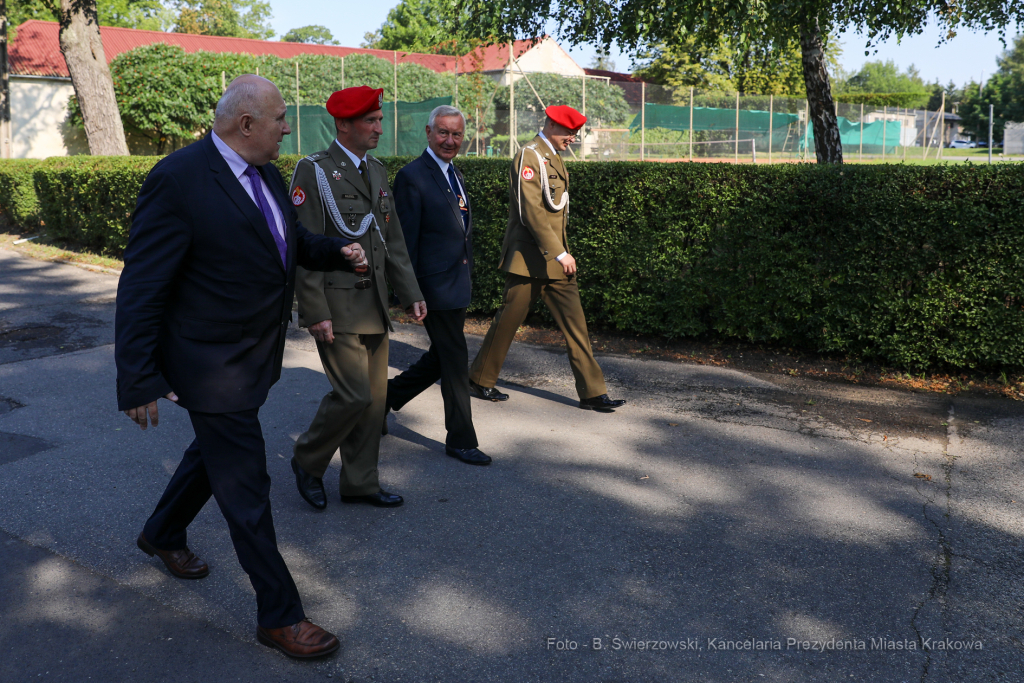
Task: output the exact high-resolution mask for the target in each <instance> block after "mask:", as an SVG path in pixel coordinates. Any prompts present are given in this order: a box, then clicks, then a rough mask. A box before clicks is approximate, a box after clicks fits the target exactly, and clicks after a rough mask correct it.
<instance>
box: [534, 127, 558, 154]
mask: <svg viewBox="0 0 1024 683" xmlns="http://www.w3.org/2000/svg"><path fill="white" fill-rule="evenodd" d="M537 135H539V136H540V139H541V140H543V141H544V142H546V143H548V147H550V148H551V151H552V152H555V154H558V152H556V151H555V146H554V145H552V144H551V140H548V136H547V135H544V131H540V132H539V133H537Z"/></svg>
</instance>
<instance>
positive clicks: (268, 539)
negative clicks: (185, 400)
mask: <svg viewBox="0 0 1024 683" xmlns="http://www.w3.org/2000/svg"><path fill="white" fill-rule="evenodd" d="M189 417H190V418H191V420H192V429H193V430H195V434H196V438H195V440H193V441H192V444H191V445H190V446H189V447H188V448H187V449H186V450H185V455H184V457H183V458H182V459H181V463H180V464H179V465H178V469H177V470H175V472H174V476H172V477H171V481H170V483H168V484H167V489H166V490H165V491H164V495H163V496H162V497H161V498H160V502H159V503H157V506H156V510H155V511H154V512H153V515H152V516H151V517H150V518H149V521H147V522H146V526H145V528H144V529H143V533H145V534H146V538H147V539H148V540H149V542H150V543H151V544H152V545H153V546H154V547H155V548H158V549H160V550H180V549H181V548H184V547H185V546H186V545H187V530H188V525H189V524H191V523H192V520H193V519H195V517H196V515H198V514H199V511H200V510H202V509H203V506H204V505H206V501H208V500H209V499H210V496H211V495H212V496H213V497H214V499H215V500H216V501H217V505H219V506H220V511H221V513H222V514H223V515H224V519H226V520H227V523H228V530H229V531H230V532H231V542H232V543H233V544H234V546H235V554H236V555H237V556H238V562H239V563H240V564H241V565H242V569H244V570H245V573H246V574H248V575H249V581H250V582H251V583H252V587H253V588H254V589H255V590H256V608H257V623H258V624H259V625H260V626H262V627H264V628H280V627H282V626H288V625H290V624H294V623H296V622H299V621H302V620H303V619H304V618H305V614H304V613H303V611H302V602H301V600H300V599H299V591H298V589H297V588H296V587H295V582H294V581H292V576H291V574H290V573H288V567H287V566H286V565H285V563H284V558H283V557H281V553H280V552H278V550H277V536H276V535H275V533H274V519H273V517H272V516H271V514H270V475H268V474H267V453H266V446H265V444H264V441H263V430H262V429H261V427H260V420H259V409H253V410H246V411H243V412H240V413H222V414H211V413H197V412H193V411H189Z"/></svg>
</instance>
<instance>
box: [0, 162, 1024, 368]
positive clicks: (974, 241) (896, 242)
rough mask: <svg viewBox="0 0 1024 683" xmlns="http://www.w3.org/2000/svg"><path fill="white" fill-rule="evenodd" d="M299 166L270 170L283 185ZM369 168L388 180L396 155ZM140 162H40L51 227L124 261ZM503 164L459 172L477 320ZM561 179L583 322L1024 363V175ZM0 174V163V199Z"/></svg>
mask: <svg viewBox="0 0 1024 683" xmlns="http://www.w3.org/2000/svg"><path fill="white" fill-rule="evenodd" d="M300 158H301V157H298V156H289V157H282V158H281V159H279V160H278V161H277V162H276V163H277V166H278V167H279V168H280V170H281V173H282V175H283V176H284V178H285V180H286V181H287V180H288V179H289V178H290V177H291V172H292V169H293V168H294V166H295V164H296V163H297V161H298V160H299V159H300ZM382 161H383V162H384V163H385V165H386V166H387V168H388V172H389V175H390V176H391V177H392V178H393V177H394V175H395V174H396V173H397V172H398V170H399V169H400V168H402V166H404V165H405V164H406V163H408V162H409V159H408V158H387V157H385V158H383V159H382ZM153 163H155V159H154V158H138V157H132V158H90V157H72V158H64V159H51V160H48V161H46V162H43V163H41V164H39V165H38V166H37V167H36V169H35V173H34V179H35V186H36V190H37V193H38V195H39V202H40V207H41V214H42V217H43V220H45V221H46V224H47V228H48V232H49V233H50V234H51V235H53V236H56V237H63V238H65V239H68V240H70V241H73V242H77V243H80V244H84V245H87V246H90V247H91V248H94V249H97V250H100V251H103V252H106V253H110V254H118V253H120V252H121V251H123V249H124V246H125V244H126V240H127V232H128V227H129V224H130V212H131V211H132V208H133V207H134V204H135V198H136V195H137V193H138V190H139V187H140V186H141V184H142V181H143V180H144V178H145V176H146V173H147V172H148V171H149V169H150V168H151V167H152V165H153ZM508 165H509V160H507V159H486V158H480V159H477V158H467V159H461V160H460V161H459V166H460V168H461V169H462V170H463V172H464V174H465V176H466V185H467V187H468V188H469V191H470V198H471V201H472V206H473V217H474V228H475V233H474V234H475V237H474V243H473V245H474V251H475V257H476V268H475V271H474V273H473V283H474V292H473V302H472V305H471V310H472V311H474V312H478V313H485V314H486V313H490V312H492V311H494V310H496V309H497V308H498V307H499V306H500V304H501V293H502V289H503V284H504V274H503V273H501V272H499V271H498V270H497V264H498V259H499V255H500V251H501V242H502V237H503V236H504V232H505V225H506V222H507V218H508V187H507V183H508ZM569 170H570V174H571V187H570V194H571V197H572V198H571V202H570V207H571V217H570V222H569V244H570V249H571V251H572V253H573V255H574V256H575V257H576V258H577V260H578V262H579V264H580V274H579V279H580V285H581V296H582V299H583V306H584V308H585V310H586V312H587V317H588V320H589V321H590V322H591V324H594V325H601V326H605V327H609V328H614V329H618V330H621V331H623V332H627V333H636V334H649V335H661V336H664V337H666V338H680V337H691V336H699V335H704V334H712V335H715V336H718V337H724V338H733V339H742V340H746V341H751V342H770V343H777V344H783V345H787V346H796V347H801V348H805V349H810V350H816V351H823V352H836V353H848V354H853V355H856V356H860V357H863V358H868V359H873V360H876V361H878V362H881V363H885V364H887V365H892V366H895V367H900V368H906V369H922V368H925V367H933V366H941V365H945V366H947V367H961V368H986V369H987V368H1000V369H1007V368H1013V369H1018V368H1022V367H1024V278H1022V277H1021V273H1024V212H1021V211H1020V210H1019V206H1018V198H1019V197H1020V196H1021V195H1022V193H1024V166H1020V165H1009V164H1007V165H999V166H972V165H969V164H964V165H956V166H952V165H951V166H899V165H879V166H839V167H829V166H817V165H795V164H792V165H790V164H780V165H774V166H733V165H729V164H686V163H681V164H651V163H648V164H643V163H633V162H612V163H600V162H581V163H572V162H571V163H570V164H569ZM4 178H5V176H4V174H3V166H0V202H3V201H4V199H3V197H4V196H6V195H3V194H2V192H3V191H4V190H3V188H4V187H5V185H4V184H3V183H4V182H6V181H5V180H4ZM4 206H6V205H4ZM5 212H6V209H5ZM539 310H540V312H541V313H542V314H543V310H542V309H539Z"/></svg>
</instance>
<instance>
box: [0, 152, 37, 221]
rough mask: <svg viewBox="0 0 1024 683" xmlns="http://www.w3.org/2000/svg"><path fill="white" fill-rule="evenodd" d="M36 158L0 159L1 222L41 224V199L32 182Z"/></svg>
mask: <svg viewBox="0 0 1024 683" xmlns="http://www.w3.org/2000/svg"><path fill="white" fill-rule="evenodd" d="M40 163H41V162H40V161H38V160H36V159H4V160H2V161H0V223H2V224H3V225H4V226H7V227H18V228H34V227H36V226H38V225H39V199H38V198H37V197H36V192H35V187H33V184H32V172H33V170H35V168H36V167H37V166H38V165H39V164H40Z"/></svg>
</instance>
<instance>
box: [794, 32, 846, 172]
mask: <svg viewBox="0 0 1024 683" xmlns="http://www.w3.org/2000/svg"><path fill="white" fill-rule="evenodd" d="M800 49H801V51H802V52H803V67H804V84H805V85H806V86H807V108H808V112H807V114H808V116H809V117H810V120H811V123H813V124H814V153H815V155H816V156H817V157H818V163H819V164H841V163H843V144H842V142H841V141H840V140H839V121H838V120H837V119H836V105H835V103H834V102H833V100H832V86H831V84H830V83H829V80H828V68H827V65H826V63H825V47H824V45H823V44H822V40H821V29H820V28H819V26H818V20H817V18H815V19H813V20H812V21H811V22H810V23H808V24H807V25H805V26H804V27H803V28H802V29H800Z"/></svg>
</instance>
